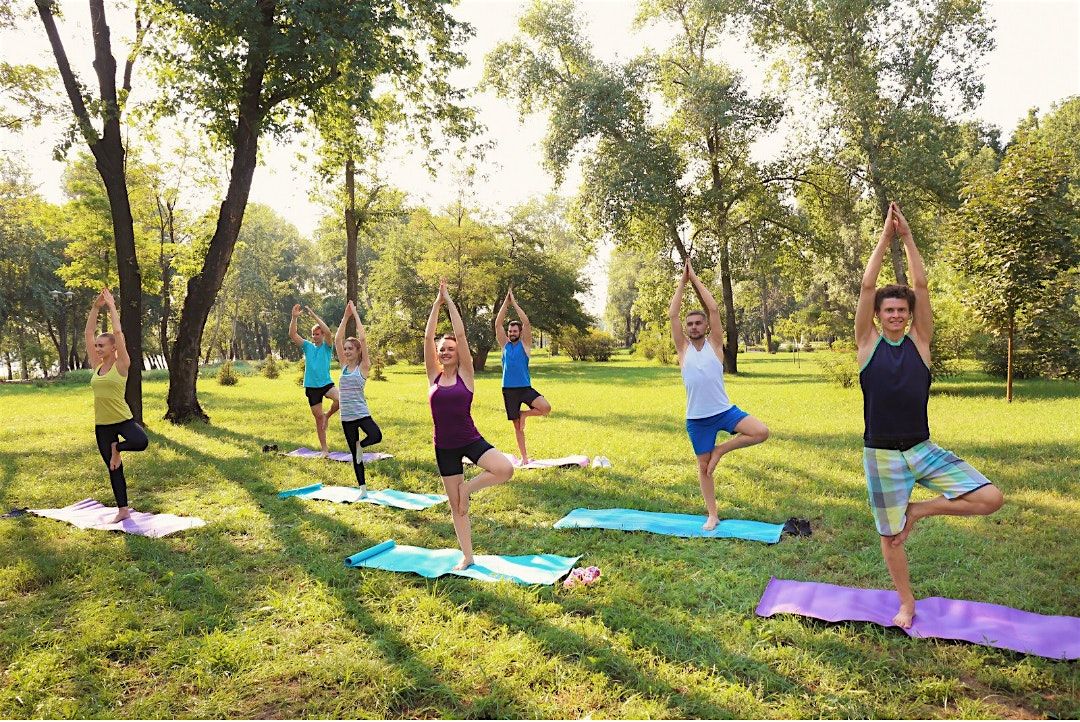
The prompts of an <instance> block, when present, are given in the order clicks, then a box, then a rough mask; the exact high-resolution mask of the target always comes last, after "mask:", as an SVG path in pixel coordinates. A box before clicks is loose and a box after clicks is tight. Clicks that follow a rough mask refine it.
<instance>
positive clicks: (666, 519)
mask: <svg viewBox="0 0 1080 722" xmlns="http://www.w3.org/2000/svg"><path fill="white" fill-rule="evenodd" d="M705 519H706V517H704V516H695V515H693V514H667V513H665V512H660V511H638V510H636V509H574V510H573V511H572V512H570V513H569V514H567V515H566V516H564V517H563V518H562V519H559V520H558V521H557V522H555V528H556V529H621V530H622V531H650V532H652V533H654V534H667V535H669V536H681V537H715V538H724V539H747V540H749V541H759V542H765V543H766V544H775V543H776V542H778V541H780V534H781V533H782V532H783V531H784V525H783V524H767V523H765V522H763V521H746V520H744V519H724V520H722V521H721V522H720V523H719V524H717V525H716V528H715V529H713V530H712V531H705V530H703V529H702V528H701V525H702V524H704V523H705Z"/></svg>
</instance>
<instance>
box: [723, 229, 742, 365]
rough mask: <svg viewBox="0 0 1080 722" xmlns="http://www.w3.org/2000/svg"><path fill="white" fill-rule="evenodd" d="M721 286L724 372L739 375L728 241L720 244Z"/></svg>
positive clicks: (736, 326) (736, 325) (737, 342)
mask: <svg viewBox="0 0 1080 722" xmlns="http://www.w3.org/2000/svg"><path fill="white" fill-rule="evenodd" d="M720 285H721V291H722V293H723V296H724V371H725V373H729V374H737V373H739V325H738V324H737V323H736V322H735V293H734V291H733V290H732V286H731V254H730V252H729V249H728V241H727V240H726V239H725V240H723V241H722V242H721V243H720Z"/></svg>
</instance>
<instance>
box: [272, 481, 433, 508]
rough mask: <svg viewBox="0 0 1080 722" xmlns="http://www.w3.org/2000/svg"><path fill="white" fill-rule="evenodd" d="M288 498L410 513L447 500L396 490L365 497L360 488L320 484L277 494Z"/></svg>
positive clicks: (374, 492) (370, 493) (385, 490)
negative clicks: (385, 507)
mask: <svg viewBox="0 0 1080 722" xmlns="http://www.w3.org/2000/svg"><path fill="white" fill-rule="evenodd" d="M290 496H298V497H300V498H301V499H322V500H325V501H336V502H338V503H344V504H353V503H356V502H361V503H364V504H378V505H379V506H392V507H394V508H395V509H409V510H411V511H420V510H422V509H427V508H429V507H432V506H435V505H436V504H441V503H443V502H444V501H446V498H447V497H446V496H445V495H443V494H414V493H412V492H411V491H398V490H397V489H379V490H378V491H370V490H369V491H368V493H367V494H366V495H365V496H360V488H359V487H356V486H323V485H322V484H312V485H311V486H301V487H300V488H299V489H287V490H286V491H282V492H280V493H279V494H278V498H280V499H285V498H288V497H290Z"/></svg>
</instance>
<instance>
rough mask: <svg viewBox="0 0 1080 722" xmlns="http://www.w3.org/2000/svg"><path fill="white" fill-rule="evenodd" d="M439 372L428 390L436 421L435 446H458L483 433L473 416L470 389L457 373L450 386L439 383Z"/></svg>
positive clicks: (455, 447)
mask: <svg viewBox="0 0 1080 722" xmlns="http://www.w3.org/2000/svg"><path fill="white" fill-rule="evenodd" d="M441 378H442V374H439V375H438V376H436V377H435V383H434V384H432V385H431V388H430V389H429V390H428V401H429V402H430V403H431V419H432V421H434V422H435V446H437V447H438V448H440V449H458V448H461V447H462V446H468V445H469V444H471V443H472V442H474V441H477V440H479V439H481V438H483V437H481V436H480V432H479V431H477V430H476V425H475V424H473V420H472V400H473V392H472V391H469V388H468V387H467V386H466V385H465V382H464V381H462V380H461V377H460V376H458V377H457V382H456V383H455V384H454V385H453V386H440V385H439V380H440V379H441Z"/></svg>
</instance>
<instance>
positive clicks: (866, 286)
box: [855, 203, 895, 349]
mask: <svg viewBox="0 0 1080 722" xmlns="http://www.w3.org/2000/svg"><path fill="white" fill-rule="evenodd" d="M894 232H895V224H894V223H893V207H892V204H891V203H890V204H889V212H888V213H887V214H886V216H885V225H884V227H883V228H882V229H881V237H880V238H878V242H877V247H876V248H875V249H874V252H873V253H871V254H870V260H869V261H868V262H867V264H866V270H865V271H864V272H863V277H862V286H860V287H859V305H858V306H856V307H855V345H856V346H858V347H859V348H860V349H862V348H863V347H865V346H867V345H869V344H870V343H872V342H873V340H874V337H875V336H877V331H876V330H875V329H874V294H875V293H876V292H877V279H878V276H879V275H880V274H881V264H882V263H883V262H884V260H885V253H886V252H887V251H888V250H889V243H890V242H892V238H893V233H894Z"/></svg>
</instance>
